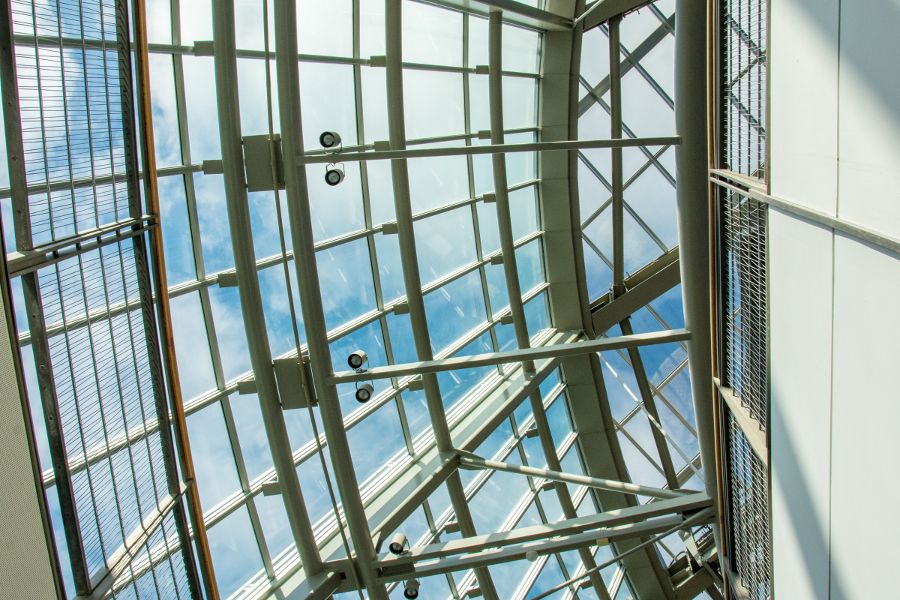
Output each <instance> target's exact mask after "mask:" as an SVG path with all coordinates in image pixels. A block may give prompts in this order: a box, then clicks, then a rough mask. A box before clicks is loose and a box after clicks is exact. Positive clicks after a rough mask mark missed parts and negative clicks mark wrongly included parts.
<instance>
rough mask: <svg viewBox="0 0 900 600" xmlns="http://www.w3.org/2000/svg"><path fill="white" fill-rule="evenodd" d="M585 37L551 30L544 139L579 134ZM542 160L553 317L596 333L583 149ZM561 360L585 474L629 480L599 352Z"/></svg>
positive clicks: (646, 555)
mask: <svg viewBox="0 0 900 600" xmlns="http://www.w3.org/2000/svg"><path fill="white" fill-rule="evenodd" d="M583 10H584V2H581V1H579V2H576V8H575V12H576V13H577V14H580V13H581V12H582V11H583ZM581 37H582V31H581V29H580V28H576V29H574V30H572V31H570V32H566V33H562V32H548V33H545V34H544V66H543V73H544V79H543V84H542V86H541V107H542V110H541V121H540V126H541V137H542V139H543V140H548V141H550V140H571V139H577V137H578V115H579V111H578V90H579V87H578V85H579V83H578V81H579V79H578V76H579V63H580V60H581ZM539 160H540V172H541V175H542V180H541V187H540V192H541V193H540V202H541V214H542V216H543V219H544V229H545V231H546V233H545V240H546V254H545V257H544V258H545V262H546V265H547V277H548V281H549V282H550V308H551V313H552V315H553V323H554V325H555V326H556V327H558V328H561V329H578V330H584V331H585V332H587V333H588V334H589V335H593V330H592V323H591V316H590V310H589V307H590V299H589V297H588V293H587V280H586V274H585V270H584V256H583V252H584V250H583V242H582V239H581V227H580V224H581V209H580V206H579V198H578V185H577V177H578V153H577V152H569V153H558V152H557V153H544V154H542V155H540V157H539ZM561 366H562V370H563V376H564V378H565V381H566V382H567V396H568V400H569V406H570V409H571V414H572V420H573V422H574V431H575V432H576V433H577V436H578V437H577V440H578V446H579V451H580V454H581V458H582V462H583V464H584V468H585V473H586V474H588V475H590V476H594V477H601V478H608V479H618V480H627V479H628V471H627V469H626V468H625V462H624V458H623V456H622V453H621V449H620V447H619V441H618V438H617V434H616V431H615V422H614V420H613V418H612V415H611V414H610V410H609V405H608V402H607V399H606V394H605V390H604V388H603V385H604V383H603V377H602V373H601V371H600V368H599V364H598V363H597V358H596V357H595V356H591V355H582V356H578V357H573V358H566V359H563V360H562V361H561ZM591 495H592V498H591V500H592V501H594V502H595V503H596V506H597V507H601V508H602V509H604V510H610V509H615V508H624V507H625V506H628V505H629V501H631V502H633V501H634V499H633V498H632V497H630V496H628V495H623V494H621V493H616V492H607V491H602V490H592V494H591ZM634 544H635V542H634V541H633V540H623V541H620V542H617V543H615V544H614V545H613V546H614V549H615V551H623V550H627V549H628V548H631V547H633V545H634ZM623 565H624V569H625V573H626V574H627V578H628V579H629V581H630V582H631V584H632V589H634V591H635V594H639V595H640V597H648V598H651V597H652V598H671V597H672V595H671V594H670V593H669V591H668V588H669V587H671V586H670V585H668V584H667V580H668V575H667V574H666V573H665V569H664V568H663V566H662V564H661V563H660V561H659V557H658V554H657V553H656V551H655V550H652V549H651V550H649V551H644V552H638V553H635V554H632V555H629V556H628V557H627V558H626V559H625V560H624V561H623ZM635 584H637V585H635ZM615 589H616V588H615V586H613V591H615Z"/></svg>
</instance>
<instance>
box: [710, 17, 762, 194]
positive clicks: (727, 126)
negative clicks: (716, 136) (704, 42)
mask: <svg viewBox="0 0 900 600" xmlns="http://www.w3.org/2000/svg"><path fill="white" fill-rule="evenodd" d="M767 23H768V16H767V14H766V2H765V1H764V0H725V2H724V5H723V8H722V22H721V27H722V30H721V33H722V46H721V47H722V53H723V55H722V65H723V72H722V103H723V105H722V115H723V117H724V123H723V125H724V130H723V134H724V140H723V144H722V148H723V150H724V156H723V157H722V160H723V163H724V164H723V168H725V169H729V170H731V171H735V172H737V173H742V174H744V175H749V176H751V177H758V178H759V179H765V177H766V173H765V164H766V46H767V41H766V37H767V36H766V25H767Z"/></svg>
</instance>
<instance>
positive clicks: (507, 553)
mask: <svg viewBox="0 0 900 600" xmlns="http://www.w3.org/2000/svg"><path fill="white" fill-rule="evenodd" d="M711 504H712V500H710V498H709V496H707V495H706V494H704V493H696V494H690V495H686V496H683V497H681V498H674V499H668V500H660V501H659V502H652V503H649V504H641V505H639V506H633V507H628V508H623V509H616V510H611V511H607V512H603V513H599V514H596V515H590V516H586V517H576V518H574V519H565V520H562V521H557V522H556V523H542V524H540V525H531V526H527V527H520V528H517V529H513V530H511V531H504V532H499V533H491V534H486V535H479V536H473V537H465V538H462V539H458V540H451V541H448V542H442V543H438V544H431V545H428V546H423V547H420V548H411V549H410V550H409V551H408V552H406V553H404V554H402V555H400V556H394V555H392V554H383V555H381V557H380V560H379V562H378V563H377V566H378V567H379V568H381V570H382V573H383V577H384V578H385V579H399V578H403V577H406V576H409V575H410V573H412V572H413V571H414V572H415V573H416V574H417V575H419V576H425V575H426V574H428V575H430V574H433V573H442V572H447V571H451V570H457V569H460V568H465V567H468V566H471V565H474V564H481V565H488V564H495V563H500V562H507V561H510V560H519V559H522V558H525V555H526V553H528V552H536V553H538V554H547V553H551V552H564V551H567V550H572V549H576V548H579V547H582V546H588V545H595V544H597V543H598V542H599V543H601V544H603V543H609V542H610V541H613V540H615V539H618V538H630V537H637V536H643V535H648V534H650V533H653V532H657V531H661V530H667V529H670V528H672V527H673V526H678V525H680V524H681V523H682V521H683V515H685V514H694V513H697V511H705V510H708V509H709V507H710V506H711Z"/></svg>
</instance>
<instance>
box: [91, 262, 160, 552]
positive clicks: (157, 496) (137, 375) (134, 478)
mask: <svg viewBox="0 0 900 600" xmlns="http://www.w3.org/2000/svg"><path fill="white" fill-rule="evenodd" d="M117 250H118V252H117V253H116V254H117V256H118V263H119V272H120V275H121V277H122V285H123V287H126V286H127V284H126V278H125V265H124V260H123V257H122V251H121V246H119V247H118V248H117ZM100 268H101V270H103V280H104V282H106V273H105V267H104V265H103V256H102V253H101V255H100ZM103 293H104V299H105V302H106V305H107V306H109V289H108V287H107V286H106V285H104V286H103ZM126 321H127V323H128V331H129V340H130V341H131V343H130V344H128V346H129V347H130V349H131V361H132V366H133V367H134V373H135V389H136V391H137V398H138V406H139V407H140V410H141V422H142V423H143V424H146V422H147V415H146V412H145V411H144V400H143V394H142V393H141V386H140V370H139V367H138V360H137V353H136V352H135V347H134V340H135V339H137V338H136V337H135V335H134V330H133V327H132V323H131V313H128V314H127V315H126ZM107 324H108V329H109V336H110V341H111V344H112V352H113V359H114V361H115V362H116V383H117V387H118V390H119V403H120V406H121V408H122V425H123V430H125V431H127V427H128V413H127V410H126V407H125V402H124V397H123V396H124V394H123V388H122V381H121V377H120V374H119V369H118V356H117V352H116V335H115V331H114V329H113V324H112V318H110V319H108V320H107ZM148 359H150V357H148ZM101 409H102V403H101ZM160 435H161V436H162V435H165V433H163V432H160ZM105 440H106V451H107V455H108V457H109V459H108V460H109V462H110V464H112V460H113V456H114V454H113V452H112V450H111V449H110V446H109V437H108V436H105ZM142 441H143V442H144V444H143V445H144V448H145V449H146V450H147V459H148V465H149V468H150V472H151V483H152V485H153V491H154V496H155V501H156V507H154V508H157V507H158V506H159V501H160V496H161V495H160V493H159V489H158V488H157V484H156V473H155V468H154V466H153V458H152V453H151V450H150V444H149V437H144V438H143V440H142ZM135 445H136V444H135ZM133 447H134V445H132V444H127V445H126V446H125V448H126V449H127V451H128V457H129V461H130V463H131V478H132V482H133V484H134V491H135V499H136V501H137V503H138V507H139V508H138V510H139V514H140V515H141V516H143V514H142V513H143V511H142V510H140V504H141V495H140V488H139V484H138V481H137V469H136V468H135V464H134V454H133V451H132V449H133ZM141 520H142V519H141ZM141 520H139V523H138V526H139V527H142V525H141V522H140V521H141ZM125 537H127V536H126V535H125V534H124V533H123V538H125Z"/></svg>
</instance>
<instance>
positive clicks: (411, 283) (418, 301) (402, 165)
mask: <svg viewBox="0 0 900 600" xmlns="http://www.w3.org/2000/svg"><path fill="white" fill-rule="evenodd" d="M402 7H403V5H402V2H401V0H385V40H386V41H385V71H386V80H387V83H386V87H387V95H388V98H387V105H388V134H389V138H390V147H391V151H393V152H394V153H395V154H396V156H392V157H391V158H393V159H395V160H392V161H391V179H392V182H393V188H394V210H395V212H396V215H397V235H398V238H399V243H400V259H401V264H402V269H403V283H404V285H405V287H406V297H407V302H408V306H409V319H410V324H411V326H412V332H413V339H414V343H415V346H416V355H417V357H418V359H419V360H420V361H426V362H427V361H431V360H433V358H434V355H433V353H432V349H431V336H430V334H429V329H428V320H427V317H426V314H425V300H424V296H423V294H422V280H421V277H420V275H419V259H418V254H417V252H416V238H415V230H414V228H413V216H412V203H411V200H410V192H409V171H408V168H407V162H406V156H405V153H407V152H417V151H416V150H406V121H405V116H404V108H403V65H402V57H403V23H402V14H403V13H402ZM464 148H469V147H467V146H464ZM391 151H388V153H390V152H391ZM297 156H300V154H297ZM341 160H345V157H344V156H343V155H342V156H341ZM422 384H423V388H424V391H425V400H426V403H427V405H428V414H429V417H430V418H431V427H432V430H433V432H434V437H435V443H436V444H437V447H438V449H439V450H441V451H445V452H446V451H452V449H453V440H452V439H451V437H450V430H449V427H448V425H447V415H446V413H445V412H444V405H443V401H442V400H441V391H440V387H439V386H438V381H437V377H435V375H434V373H433V372H423V374H422ZM446 483H447V491H448V493H449V495H450V501H451V504H452V505H453V510H454V512H455V513H456V518H457V521H458V522H459V524H460V531H461V532H462V534H463V535H467V536H468V535H474V534H475V526H474V523H473V521H472V516H471V514H470V512H469V506H468V503H467V502H466V498H465V494H464V492H463V487H462V483H461V481H460V479H459V474H458V473H456V472H455V471H452V472H451V473H450V476H449V477H448V478H447V480H446ZM475 574H476V576H477V577H478V584H479V586H480V587H481V590H482V593H483V594H484V596H485V598H487V599H488V600H498V596H497V591H496V589H495V588H494V582H493V580H492V579H491V575H490V573H489V572H488V570H487V569H484V568H480V569H476V571H475Z"/></svg>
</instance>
